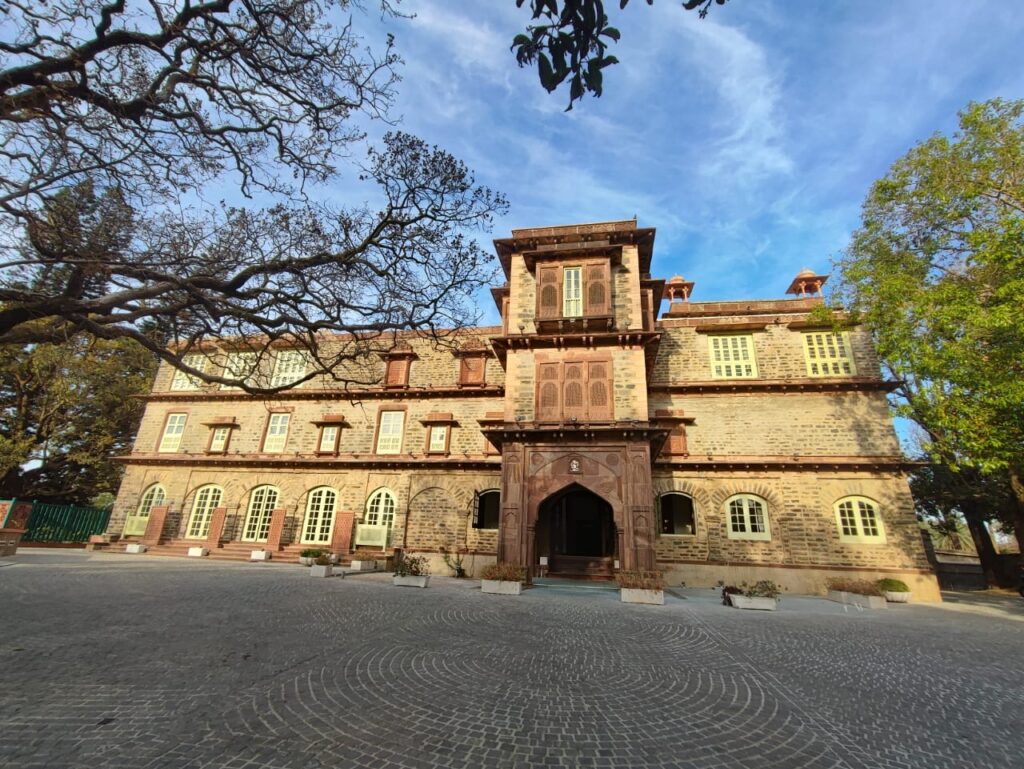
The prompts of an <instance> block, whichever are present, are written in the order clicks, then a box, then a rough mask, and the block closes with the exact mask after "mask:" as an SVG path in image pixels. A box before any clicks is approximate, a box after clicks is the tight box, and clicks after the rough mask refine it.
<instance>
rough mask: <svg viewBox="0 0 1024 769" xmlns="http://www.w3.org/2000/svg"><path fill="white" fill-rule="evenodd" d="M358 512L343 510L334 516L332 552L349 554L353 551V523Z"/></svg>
mask: <svg viewBox="0 0 1024 769" xmlns="http://www.w3.org/2000/svg"><path fill="white" fill-rule="evenodd" d="M355 517H356V514H355V513H353V512H352V511H351V510H341V511H339V512H338V513H337V514H336V515H335V517H334V536H333V537H332V538H331V552H332V553H337V554H338V555H348V554H349V553H351V552H352V523H353V521H355Z"/></svg>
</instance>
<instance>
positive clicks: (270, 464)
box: [114, 453, 501, 470]
mask: <svg viewBox="0 0 1024 769" xmlns="http://www.w3.org/2000/svg"><path fill="white" fill-rule="evenodd" d="M114 459H115V460H116V461H118V462H122V463H124V464H126V465H154V466H163V467H182V466H185V467H265V468H268V469H269V468H281V469H283V468H302V469H322V468H339V469H344V468H364V467H372V468H377V469H397V468H437V469H445V470H460V469H475V470H486V469H495V470H498V469H500V468H501V457H500V456H498V455H494V454H492V455H486V454H463V455H461V456H453V455H448V456H446V457H438V456H424V455H422V454H406V455H398V456H380V455H377V454H339V455H338V456H316V455H312V454H309V455H291V456H285V455H279V454H274V455H270V454H155V453H138V454H128V455H125V456H119V457H114Z"/></svg>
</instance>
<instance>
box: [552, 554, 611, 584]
mask: <svg viewBox="0 0 1024 769" xmlns="http://www.w3.org/2000/svg"><path fill="white" fill-rule="evenodd" d="M614 561H615V559H614V558H612V557H611V556H607V557H603V556H592V555H554V556H551V557H550V559H549V560H548V576H550V577H555V578H563V579H585V580H611V579H612V578H613V577H614V575H615V569H614Z"/></svg>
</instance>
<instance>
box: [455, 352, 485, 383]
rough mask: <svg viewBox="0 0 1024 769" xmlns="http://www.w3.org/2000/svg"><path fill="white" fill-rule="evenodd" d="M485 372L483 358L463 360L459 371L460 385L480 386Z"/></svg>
mask: <svg viewBox="0 0 1024 769" xmlns="http://www.w3.org/2000/svg"><path fill="white" fill-rule="evenodd" d="M485 370H486V359H485V358H463V359H462V364H461V370H460V384H464V385H482V384H483V383H484V371H485Z"/></svg>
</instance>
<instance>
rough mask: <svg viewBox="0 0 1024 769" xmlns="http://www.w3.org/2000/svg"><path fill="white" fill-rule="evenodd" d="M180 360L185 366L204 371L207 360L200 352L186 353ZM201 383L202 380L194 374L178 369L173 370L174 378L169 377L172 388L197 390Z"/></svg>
mask: <svg viewBox="0 0 1024 769" xmlns="http://www.w3.org/2000/svg"><path fill="white" fill-rule="evenodd" d="M181 362H182V363H183V364H185V365H186V366H190V367H191V368H194V369H195V370H196V371H202V372H203V373H204V374H205V373H206V364H207V363H208V362H209V361H208V360H207V357H206V356H205V355H203V354H202V353H192V354H191V355H186V356H185V357H184V358H182V359H181ZM202 384H203V380H202V379H200V378H199V377H197V376H196V375H195V374H189V373H187V372H185V371H181V370H180V369H175V370H174V378H173V379H171V389H172V390H198V389H199V388H200V386H201V385H202Z"/></svg>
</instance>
